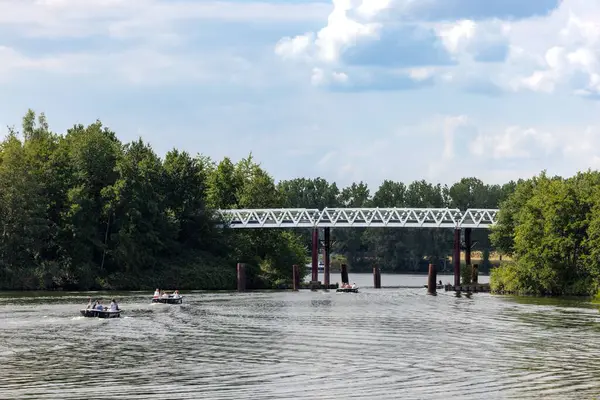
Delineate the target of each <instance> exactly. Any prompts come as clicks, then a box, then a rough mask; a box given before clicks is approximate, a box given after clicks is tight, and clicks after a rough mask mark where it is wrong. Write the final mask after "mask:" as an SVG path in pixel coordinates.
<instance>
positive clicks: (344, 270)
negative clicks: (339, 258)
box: [342, 264, 350, 284]
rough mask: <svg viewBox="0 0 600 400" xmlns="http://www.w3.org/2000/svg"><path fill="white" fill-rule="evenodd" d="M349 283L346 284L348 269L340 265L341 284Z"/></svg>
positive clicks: (344, 265)
mask: <svg viewBox="0 0 600 400" xmlns="http://www.w3.org/2000/svg"><path fill="white" fill-rule="evenodd" d="M344 283H350V282H348V267H347V266H346V264H342V284H344Z"/></svg>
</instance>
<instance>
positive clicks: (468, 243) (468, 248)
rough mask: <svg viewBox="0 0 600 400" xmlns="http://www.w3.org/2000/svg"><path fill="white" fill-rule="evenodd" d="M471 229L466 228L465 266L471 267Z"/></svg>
mask: <svg viewBox="0 0 600 400" xmlns="http://www.w3.org/2000/svg"><path fill="white" fill-rule="evenodd" d="M471 245H472V242H471V228H465V264H467V265H471Z"/></svg>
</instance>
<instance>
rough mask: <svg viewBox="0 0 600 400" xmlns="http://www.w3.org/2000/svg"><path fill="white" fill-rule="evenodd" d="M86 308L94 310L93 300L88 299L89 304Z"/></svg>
mask: <svg viewBox="0 0 600 400" xmlns="http://www.w3.org/2000/svg"><path fill="white" fill-rule="evenodd" d="M86 308H92V298H91V297H88V303H87V307H86Z"/></svg>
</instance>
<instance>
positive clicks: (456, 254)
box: [452, 229, 460, 286]
mask: <svg viewBox="0 0 600 400" xmlns="http://www.w3.org/2000/svg"><path fill="white" fill-rule="evenodd" d="M452 263H453V264H454V286H460V229H455V230H454V252H453V256H452Z"/></svg>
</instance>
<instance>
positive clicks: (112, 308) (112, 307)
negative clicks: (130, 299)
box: [110, 299, 119, 312]
mask: <svg viewBox="0 0 600 400" xmlns="http://www.w3.org/2000/svg"><path fill="white" fill-rule="evenodd" d="M110 311H112V312H115V311H119V305H118V304H117V301H116V300H115V299H112V301H111V302H110Z"/></svg>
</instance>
